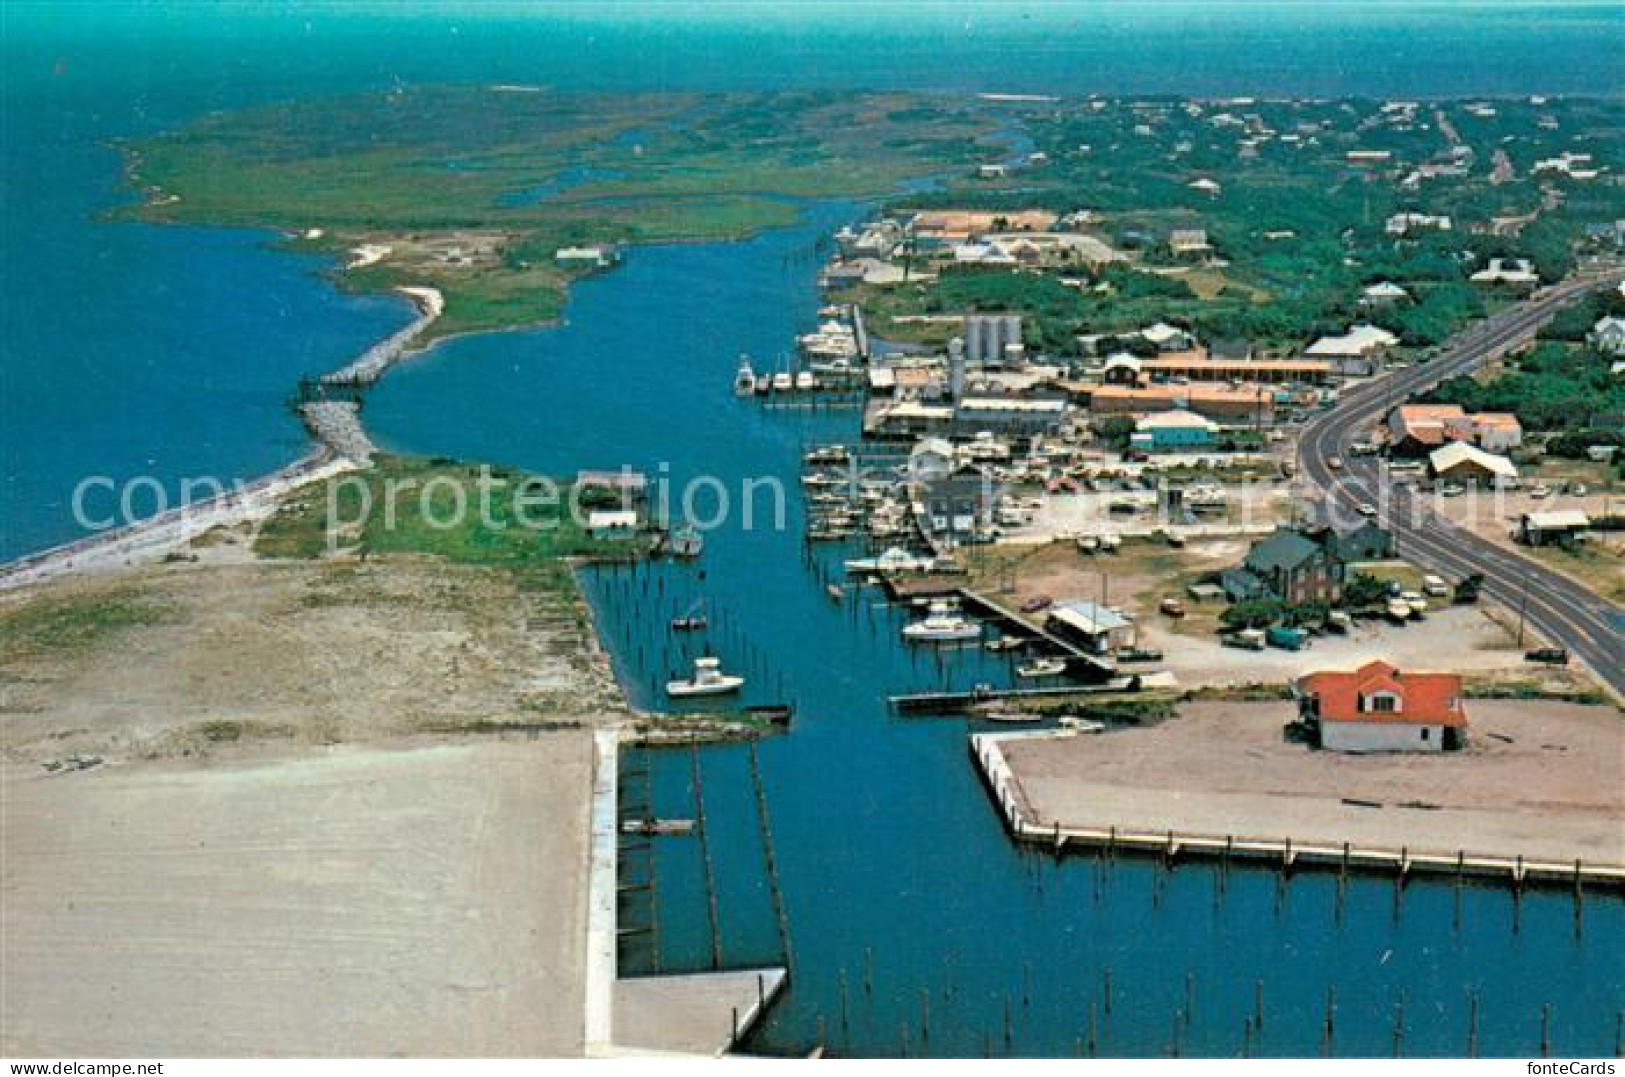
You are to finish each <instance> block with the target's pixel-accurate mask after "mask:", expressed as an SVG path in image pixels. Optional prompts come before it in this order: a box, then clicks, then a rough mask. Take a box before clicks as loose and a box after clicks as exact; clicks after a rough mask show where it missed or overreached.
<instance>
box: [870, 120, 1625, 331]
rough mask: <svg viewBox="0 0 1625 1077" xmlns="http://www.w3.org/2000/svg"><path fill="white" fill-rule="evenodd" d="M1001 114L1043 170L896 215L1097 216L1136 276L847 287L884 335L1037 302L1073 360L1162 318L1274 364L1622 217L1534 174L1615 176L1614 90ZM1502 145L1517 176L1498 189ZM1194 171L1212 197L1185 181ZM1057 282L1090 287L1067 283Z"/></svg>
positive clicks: (1556, 260) (1624, 150)
mask: <svg viewBox="0 0 1625 1077" xmlns="http://www.w3.org/2000/svg"><path fill="white" fill-rule="evenodd" d="M1010 112H1011V115H1012V117H1013V122H1020V123H1021V124H1022V125H1023V127H1024V129H1025V130H1026V132H1028V133H1029V134H1030V136H1031V137H1032V139H1033V142H1034V147H1035V148H1036V149H1037V150H1040V151H1042V152H1043V153H1044V154H1045V155H1046V160H1045V161H1044V162H1043V163H1040V164H1037V165H1035V166H1033V167H1029V168H1020V169H1017V170H1015V171H1013V172H1011V173H1010V174H1009V175H1008V176H1007V177H1005V178H1003V179H997V180H985V179H980V178H974V179H973V178H970V176H969V175H968V170H966V171H967V174H966V175H964V176H963V177H962V178H959V179H957V180H953V181H950V182H949V183H947V184H946V185H945V186H944V187H943V188H942V189H941V190H939V191H936V192H933V193H931V194H927V195H919V196H912V197H910V198H909V199H908V200H907V201H906V202H900V203H899V204H898V205H897V206H896V207H895V209H896V210H897V211H898V212H899V213H900V214H901V213H906V212H907V211H909V210H913V209H916V208H932V207H950V206H951V207H963V208H973V209H983V210H990V211H998V210H1009V211H1017V210H1021V209H1029V208H1038V209H1047V210H1050V211H1053V212H1056V213H1060V214H1066V213H1072V212H1075V211H1077V210H1080V209H1087V210H1090V211H1092V212H1093V213H1095V214H1096V215H1097V219H1098V222H1097V223H1096V224H1095V225H1093V226H1092V230H1093V231H1095V232H1096V233H1098V234H1099V236H1100V238H1102V239H1104V240H1105V241H1107V242H1108V243H1110V244H1111V245H1112V246H1113V247H1115V248H1117V249H1119V250H1123V251H1126V252H1128V253H1129V255H1130V257H1131V258H1132V259H1134V265H1133V267H1132V268H1130V267H1125V266H1121V265H1114V266H1110V267H1108V268H1106V269H1104V270H1100V271H1095V272H1084V271H1082V270H1081V269H1080V268H1077V267H1064V268H1060V269H1056V270H1054V271H1049V272H1042V271H1034V270H1032V269H1025V270H1022V271H1018V272H1015V273H1005V274H1003V277H1004V283H1002V284H994V283H991V282H988V281H982V280H978V281H976V282H975V283H974V284H971V285H967V284H965V283H963V282H961V281H959V280H958V279H957V278H958V277H959V276H960V273H959V272H957V271H956V272H951V273H945V274H944V277H943V279H942V281H940V282H939V283H938V284H936V285H920V286H905V287H903V288H860V289H856V290H855V291H856V293H857V297H858V298H860V299H861V300H862V301H863V302H864V303H865V309H866V310H867V309H868V304H869V303H870V302H871V301H873V302H874V303H875V304H876V306H877V309H878V310H879V312H880V314H881V317H880V318H879V319H877V320H876V323H875V328H876V331H877V332H878V333H879V334H880V335H881V336H883V337H886V336H888V334H889V333H890V332H891V327H890V326H889V325H888V324H887V321H886V319H887V318H888V317H892V316H897V315H904V316H906V315H909V314H914V313H920V312H930V311H934V310H941V311H951V310H955V309H966V308H968V309H986V308H987V307H989V306H991V305H993V304H995V303H998V304H1001V305H1002V309H1007V310H1011V311H1019V312H1022V313H1024V314H1027V315H1028V316H1029V323H1030V324H1029V329H1028V338H1029V343H1037V344H1042V345H1043V346H1044V347H1046V348H1048V349H1049V350H1051V351H1052V352H1054V353H1056V354H1071V353H1072V349H1071V341H1072V338H1073V337H1074V336H1075V335H1077V334H1080V333H1108V334H1112V333H1120V332H1124V331H1127V330H1132V329H1135V328H1139V327H1141V326H1144V325H1147V324H1149V323H1150V322H1153V321H1156V320H1167V321H1172V322H1175V323H1177V324H1182V325H1185V326H1186V327H1188V328H1193V329H1195V330H1196V331H1197V332H1198V334H1199V335H1201V336H1202V337H1204V338H1206V339H1208V340H1221V339H1247V340H1250V341H1252V342H1254V343H1255V344H1257V345H1258V346H1260V347H1261V348H1263V349H1264V350H1266V351H1268V352H1273V353H1280V354H1290V353H1292V352H1293V351H1295V350H1296V349H1297V348H1299V347H1301V345H1302V344H1303V343H1304V342H1305V341H1306V340H1309V339H1311V338H1313V337H1315V336H1318V335H1321V334H1325V333H1329V332H1341V331H1342V330H1343V329H1345V328H1346V327H1347V326H1348V325H1350V324H1351V323H1353V322H1356V321H1366V320H1369V321H1373V322H1375V323H1376V324H1378V325H1381V326H1383V327H1384V328H1387V329H1389V330H1391V331H1393V332H1395V333H1396V334H1398V335H1399V336H1400V337H1401V340H1402V342H1403V343H1404V345H1406V346H1408V347H1411V348H1417V349H1422V348H1427V347H1429V346H1432V345H1435V344H1437V343H1439V342H1440V341H1442V340H1444V339H1445V338H1446V337H1447V336H1449V335H1450V334H1451V333H1452V332H1454V331H1455V330H1456V329H1458V328H1459V327H1460V326H1461V325H1463V324H1464V323H1465V322H1466V321H1468V320H1469V319H1472V318H1475V317H1478V316H1481V315H1482V314H1483V313H1484V312H1485V308H1486V300H1487V297H1486V295H1485V293H1484V291H1483V289H1481V288H1480V287H1478V286H1475V285H1473V284H1471V283H1469V281H1468V276H1469V275H1470V273H1471V272H1473V271H1474V270H1475V269H1477V268H1480V267H1481V266H1482V265H1484V264H1485V262H1486V260H1487V259H1489V258H1492V257H1498V256H1513V257H1525V258H1529V259H1530V260H1531V261H1533V263H1534V264H1535V267H1536V268H1537V270H1538V271H1539V272H1540V274H1541V275H1542V276H1543V277H1544V278H1546V279H1547V280H1554V279H1557V278H1558V277H1560V276H1562V275H1564V274H1565V273H1566V272H1567V271H1568V270H1569V269H1570V268H1571V267H1572V266H1573V264H1574V258H1575V248H1576V246H1577V245H1583V243H1585V242H1586V239H1585V235H1584V229H1585V226H1586V225H1587V224H1595V223H1603V222H1608V221H1612V220H1615V219H1618V218H1620V217H1622V216H1625V189H1622V188H1620V187H1619V186H1618V185H1616V184H1613V183H1609V182H1607V181H1602V182H1591V183H1582V182H1579V181H1570V180H1567V179H1565V178H1561V177H1556V176H1553V175H1550V174H1548V175H1544V176H1535V175H1532V174H1531V171H1530V170H1531V168H1532V166H1533V165H1534V163H1535V162H1536V161H1538V160H1541V159H1544V158H1549V157H1553V156H1556V155H1558V154H1560V153H1562V152H1564V151H1568V150H1574V151H1580V152H1586V153H1590V154H1592V155H1593V157H1594V163H1595V164H1596V165H1597V166H1600V167H1604V168H1607V169H1610V170H1613V171H1617V170H1618V169H1619V168H1620V167H1621V165H1622V163H1625V142H1622V140H1621V138H1620V134H1619V131H1620V128H1621V125H1620V106H1619V105H1618V104H1617V103H1616V102H1610V101H1583V100H1565V101H1560V102H1548V103H1545V104H1542V105H1534V104H1531V103H1529V102H1518V101H1506V102H1497V114H1496V115H1495V116H1492V117H1479V116H1476V115H1474V114H1473V113H1472V112H1471V111H1470V110H1469V109H1468V108H1466V107H1465V106H1464V105H1462V104H1444V105H1438V106H1433V105H1427V106H1424V107H1422V108H1420V109H1419V110H1418V111H1417V113H1416V115H1415V116H1413V117H1411V118H1409V119H1405V118H1403V117H1399V116H1393V115H1389V114H1386V113H1383V112H1382V111H1380V108H1379V106H1378V105H1376V104H1375V103H1372V102H1367V101H1315V102H1295V101H1249V102H1246V103H1245V104H1239V103H1225V102H1202V103H1193V102H1181V101H1173V100H1158V99H1142V100H1136V101H1083V102H1076V103H1061V104H1045V105H1043V106H1032V107H1029V108H1026V109H1021V108H1019V107H1015V106H1012V107H1011V110H1010ZM1543 120H1544V121H1546V122H1545V123H1542V121H1543ZM1445 121H1448V126H1449V130H1451V131H1453V132H1454V134H1447V133H1446V122H1445ZM1453 139H1459V141H1453ZM1353 150H1385V151H1388V152H1389V153H1391V154H1392V158H1391V160H1389V161H1386V162H1382V163H1380V164H1379V165H1377V166H1374V167H1370V168H1364V167H1360V166H1357V165H1353V164H1351V163H1350V162H1349V160H1348V157H1347V154H1348V153H1349V152H1350V151H1353ZM1468 151H1471V152H1470V153H1468ZM1498 151H1502V152H1505V153H1507V154H1508V155H1509V156H1510V157H1511V159H1512V164H1513V166H1514V173H1513V175H1512V177H1511V178H1510V179H1506V178H1505V177H1501V179H1500V181H1498V182H1493V183H1492V182H1491V180H1490V169H1491V163H1492V161H1493V160H1494V159H1495V155H1496V153H1497V152H1498ZM1407 177H1414V179H1411V180H1410V181H1408V182H1407ZM1197 180H1210V181H1213V182H1214V183H1216V184H1218V188H1219V189H1218V191H1217V192H1216V193H1214V192H1211V191H1209V190H1207V189H1203V188H1199V187H1193V186H1192V183H1194V182H1195V181H1197ZM1554 191H1555V192H1556V193H1555V194H1554V193H1553V192H1554ZM1402 212H1416V213H1424V214H1437V215H1443V216H1447V217H1449V218H1451V221H1452V228H1451V229H1450V230H1449V231H1432V230H1427V229H1422V230H1419V231H1415V232H1412V233H1410V234H1407V235H1404V236H1399V237H1396V236H1395V235H1392V234H1390V233H1389V232H1388V231H1387V229H1386V222H1387V221H1388V219H1389V217H1390V216H1392V215H1394V214H1397V213H1402ZM1174 229H1201V230H1203V231H1204V232H1205V233H1206V235H1207V240H1208V242H1209V243H1210V244H1211V245H1212V247H1213V254H1214V259H1215V264H1212V265H1208V264H1203V262H1202V261H1201V260H1192V259H1188V258H1187V259H1184V260H1182V259H1181V258H1180V257H1177V256H1176V255H1175V253H1174V251H1173V250H1172V248H1171V246H1170V244H1169V238H1170V233H1171V232H1172V231H1173V230H1174ZM1061 276H1066V277H1068V278H1070V279H1072V280H1074V281H1077V282H1079V283H1081V285H1082V286H1081V287H1074V288H1063V286H1062V285H1061V284H1060V280H1059V278H1060V277H1061ZM1079 278H1082V279H1081V281H1080V280H1079ZM1383 280H1389V281H1395V282H1399V283H1401V284H1403V285H1404V287H1405V288H1406V289H1407V291H1408V292H1409V293H1410V298H1409V299H1408V300H1404V301H1401V302H1398V303H1395V304H1392V305H1388V306H1379V307H1374V308H1369V307H1363V306H1361V305H1360V302H1359V301H1360V298H1361V291H1362V289H1363V288H1364V286H1366V285H1368V284H1371V283H1374V282H1377V281H1383ZM1490 301H1491V302H1493V299H1490ZM956 304H957V306H956ZM903 325H904V327H905V328H903V329H901V330H899V331H898V332H897V336H898V339H921V338H926V339H930V336H931V334H930V328H929V327H927V326H921V325H919V324H918V323H913V324H911V323H907V322H905V323H903ZM937 335H938V336H940V335H941V333H940V332H939V333H938V334H937Z"/></svg>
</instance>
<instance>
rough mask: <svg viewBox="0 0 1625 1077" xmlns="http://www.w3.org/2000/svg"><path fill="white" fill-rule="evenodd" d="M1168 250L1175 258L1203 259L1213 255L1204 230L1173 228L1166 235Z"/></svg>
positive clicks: (1211, 246)
mask: <svg viewBox="0 0 1625 1077" xmlns="http://www.w3.org/2000/svg"><path fill="white" fill-rule="evenodd" d="M1168 250H1169V252H1170V253H1171V254H1172V255H1173V256H1174V257H1175V258H1205V257H1206V256H1208V255H1210V254H1212V253H1213V244H1211V243H1209V242H1208V239H1207V230H1206V229H1204V228H1175V229H1174V230H1173V231H1171V232H1169V233H1168Z"/></svg>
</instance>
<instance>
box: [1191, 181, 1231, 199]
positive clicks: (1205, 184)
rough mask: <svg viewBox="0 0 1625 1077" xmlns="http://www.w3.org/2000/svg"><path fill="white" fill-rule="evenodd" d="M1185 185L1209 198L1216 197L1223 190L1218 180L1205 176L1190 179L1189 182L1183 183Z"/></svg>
mask: <svg viewBox="0 0 1625 1077" xmlns="http://www.w3.org/2000/svg"><path fill="white" fill-rule="evenodd" d="M1185 186H1187V187H1189V188H1190V189H1191V190H1193V191H1196V192H1197V193H1198V194H1205V195H1207V196H1208V197H1209V198H1217V197H1218V196H1219V194H1220V193H1221V192H1222V191H1223V190H1224V188H1223V187H1222V186H1221V185H1220V184H1219V183H1218V181H1216V180H1211V179H1208V178H1207V177H1206V176H1203V177H1202V178H1201V179H1195V180H1191V181H1190V182H1189V183H1187V184H1185Z"/></svg>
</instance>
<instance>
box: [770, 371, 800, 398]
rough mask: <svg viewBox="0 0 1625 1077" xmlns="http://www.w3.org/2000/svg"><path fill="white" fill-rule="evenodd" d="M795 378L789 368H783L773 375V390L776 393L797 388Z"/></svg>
mask: <svg viewBox="0 0 1625 1077" xmlns="http://www.w3.org/2000/svg"><path fill="white" fill-rule="evenodd" d="M795 384H796V382H795V378H794V377H792V376H791V374H790V372H789V371H788V370H781V371H779V372H778V373H777V374H775V375H773V391H774V392H775V393H788V392H789V391H790V390H791V389H793V388H795Z"/></svg>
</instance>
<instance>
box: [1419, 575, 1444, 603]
mask: <svg viewBox="0 0 1625 1077" xmlns="http://www.w3.org/2000/svg"><path fill="white" fill-rule="evenodd" d="M1422 593H1423V594H1425V595H1432V596H1433V597H1434V598H1443V597H1445V596H1446V595H1448V594H1449V593H1450V585H1449V584H1448V583H1445V582H1444V580H1443V579H1442V578H1441V577H1439V576H1423V577H1422Z"/></svg>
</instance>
